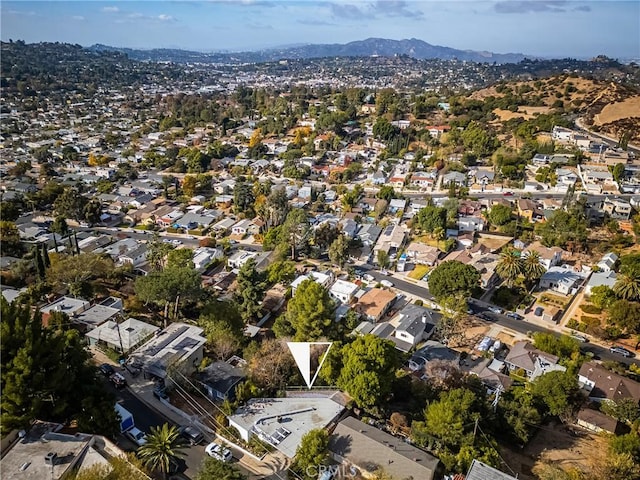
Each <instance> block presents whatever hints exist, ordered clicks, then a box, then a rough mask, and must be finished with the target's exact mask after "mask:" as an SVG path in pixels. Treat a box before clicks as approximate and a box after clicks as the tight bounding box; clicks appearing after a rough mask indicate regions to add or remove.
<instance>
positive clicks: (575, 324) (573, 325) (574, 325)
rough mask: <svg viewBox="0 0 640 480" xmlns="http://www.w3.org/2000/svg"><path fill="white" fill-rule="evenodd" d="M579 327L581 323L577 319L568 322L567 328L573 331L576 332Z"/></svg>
mask: <svg viewBox="0 0 640 480" xmlns="http://www.w3.org/2000/svg"><path fill="white" fill-rule="evenodd" d="M578 325H580V322H578V321H577V320H576V319H575V318H572V319H571V320H569V321H568V322H567V328H570V329H572V330H576V329H577V328H578Z"/></svg>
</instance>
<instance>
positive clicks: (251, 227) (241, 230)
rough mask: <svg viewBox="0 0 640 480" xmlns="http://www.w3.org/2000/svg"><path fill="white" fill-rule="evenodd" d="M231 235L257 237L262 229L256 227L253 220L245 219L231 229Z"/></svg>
mask: <svg viewBox="0 0 640 480" xmlns="http://www.w3.org/2000/svg"><path fill="white" fill-rule="evenodd" d="M231 233H232V234H233V235H239V236H243V237H244V236H245V235H255V234H258V233H260V227H259V226H258V225H256V223H255V222H254V221H253V220H249V219H248V218H245V219H243V220H240V221H239V222H237V223H235V224H234V225H233V226H232V227H231Z"/></svg>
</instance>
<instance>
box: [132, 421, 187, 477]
mask: <svg viewBox="0 0 640 480" xmlns="http://www.w3.org/2000/svg"><path fill="white" fill-rule="evenodd" d="M185 446H186V442H185V440H184V439H183V438H182V437H181V436H180V431H179V430H178V429H177V428H176V427H175V426H173V425H171V426H170V425H169V424H167V423H165V424H164V425H162V426H161V427H151V433H150V434H149V435H147V443H145V444H144V445H143V446H141V447H140V448H139V449H138V456H139V457H140V460H141V461H142V463H143V464H144V465H145V466H146V467H148V468H150V469H152V470H158V471H159V472H161V473H163V474H164V477H165V478H166V476H167V474H168V473H169V471H170V469H171V465H172V464H174V463H175V462H176V460H177V459H178V458H180V457H183V456H184V455H185V453H184V452H183V451H182V449H183V448H184V447H185Z"/></svg>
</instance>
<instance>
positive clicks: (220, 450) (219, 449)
mask: <svg viewBox="0 0 640 480" xmlns="http://www.w3.org/2000/svg"><path fill="white" fill-rule="evenodd" d="M204 451H205V452H206V454H207V455H209V456H210V457H213V458H215V459H217V460H220V461H223V462H230V461H231V460H233V454H232V453H231V450H229V449H228V448H224V447H223V446H222V445H220V444H218V443H216V442H212V443H210V444H209V445H207V446H206V448H205V449H204Z"/></svg>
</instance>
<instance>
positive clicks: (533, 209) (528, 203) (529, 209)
mask: <svg viewBox="0 0 640 480" xmlns="http://www.w3.org/2000/svg"><path fill="white" fill-rule="evenodd" d="M518 215H520V216H521V217H524V218H526V219H527V220H529V221H530V222H539V221H541V220H544V212H543V211H542V209H540V207H539V206H538V204H537V203H536V202H534V201H533V200H529V199H528V198H519V199H518Z"/></svg>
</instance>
